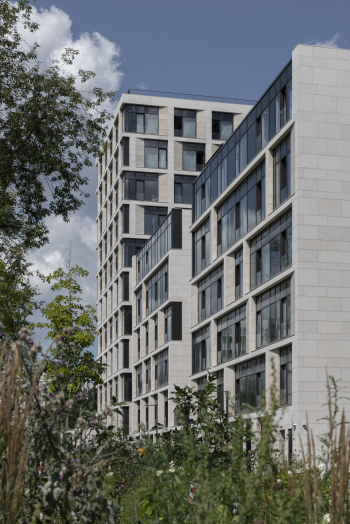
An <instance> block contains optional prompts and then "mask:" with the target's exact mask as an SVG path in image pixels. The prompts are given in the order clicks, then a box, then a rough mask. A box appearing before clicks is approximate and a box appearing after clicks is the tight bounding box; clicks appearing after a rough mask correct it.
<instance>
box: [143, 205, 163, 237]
mask: <svg viewBox="0 0 350 524" xmlns="http://www.w3.org/2000/svg"><path fill="white" fill-rule="evenodd" d="M167 214H168V208H166V207H153V206H152V207H145V235H153V233H154V232H155V231H156V230H157V229H158V227H159V226H160V225H161V224H162V223H163V222H164V220H165V219H166V217H167Z"/></svg>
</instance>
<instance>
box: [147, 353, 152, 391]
mask: <svg viewBox="0 0 350 524" xmlns="http://www.w3.org/2000/svg"><path fill="white" fill-rule="evenodd" d="M150 391H151V359H149V360H147V361H146V393H149V392H150Z"/></svg>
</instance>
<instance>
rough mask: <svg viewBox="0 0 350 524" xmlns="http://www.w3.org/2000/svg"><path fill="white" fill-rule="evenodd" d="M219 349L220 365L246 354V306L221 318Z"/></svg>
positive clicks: (219, 322) (219, 323) (219, 321)
mask: <svg viewBox="0 0 350 524" xmlns="http://www.w3.org/2000/svg"><path fill="white" fill-rule="evenodd" d="M217 348H218V364H221V362H227V361H228V360H232V359H233V358H237V357H241V356H242V355H245V354H246V351H247V338H246V305H244V306H242V307H240V308H238V309H235V310H234V311H231V313H229V314H228V315H225V316H224V317H221V318H219V320H218V344H217Z"/></svg>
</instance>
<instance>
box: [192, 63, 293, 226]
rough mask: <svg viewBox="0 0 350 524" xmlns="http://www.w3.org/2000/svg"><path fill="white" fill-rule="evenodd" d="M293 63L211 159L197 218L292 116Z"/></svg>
mask: <svg viewBox="0 0 350 524" xmlns="http://www.w3.org/2000/svg"><path fill="white" fill-rule="evenodd" d="M291 103H292V63H291V62H290V63H289V64H287V66H286V67H285V68H284V69H283V71H282V72H281V74H280V75H279V76H278V78H277V79H276V80H275V81H274V82H273V83H272V84H271V86H270V88H269V89H268V90H267V91H266V92H265V94H264V95H263V96H262V97H261V99H260V100H259V101H258V103H257V104H256V105H255V106H254V107H253V108H252V110H251V111H250V113H249V114H248V115H247V116H246V117H245V118H244V119H243V120H242V122H241V123H240V125H239V126H238V127H237V129H236V130H235V131H234V132H233V134H232V135H231V136H230V138H229V140H228V141H227V142H226V143H225V144H223V145H222V146H221V147H220V148H219V150H218V151H217V153H216V154H214V155H213V157H212V158H211V160H210V162H208V164H207V166H206V168H205V170H204V171H203V172H202V173H201V174H200V176H199V177H198V179H197V180H196V182H195V185H194V193H195V198H194V205H193V221H195V220H197V219H198V218H199V217H200V216H201V214H202V213H204V211H205V210H206V209H208V207H209V206H210V204H211V203H212V202H214V200H215V199H216V198H217V197H218V196H219V195H220V194H221V193H222V192H223V191H224V190H225V189H226V187H227V186H229V185H230V184H231V182H232V181H233V180H234V179H235V178H236V177H237V176H238V175H239V174H240V173H241V172H242V171H243V169H244V168H245V167H246V166H247V164H248V163H249V162H250V161H251V160H252V159H253V158H254V157H255V156H256V155H257V154H258V153H259V152H260V151H261V149H262V148H264V147H265V146H266V145H267V143H268V142H269V141H270V140H271V139H272V138H273V137H274V136H275V134H276V133H278V132H279V130H280V129H281V127H282V126H283V125H284V124H285V123H286V122H287V121H288V120H289V119H290V118H291V114H292V113H291V107H292V106H291Z"/></svg>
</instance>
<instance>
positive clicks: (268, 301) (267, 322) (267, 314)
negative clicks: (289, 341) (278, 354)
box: [256, 279, 291, 348]
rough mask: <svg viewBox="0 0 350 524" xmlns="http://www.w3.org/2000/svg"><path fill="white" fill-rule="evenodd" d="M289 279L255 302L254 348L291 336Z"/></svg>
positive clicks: (260, 296) (266, 292)
mask: <svg viewBox="0 0 350 524" xmlns="http://www.w3.org/2000/svg"><path fill="white" fill-rule="evenodd" d="M290 285H291V281H290V279H288V280H284V282H281V284H278V285H277V286H274V287H273V288H271V289H269V290H268V291H265V293H262V294H261V295H259V296H258V297H257V301H256V347H257V348H259V347H264V346H267V345H268V344H273V343H274V342H277V341H278V340H281V339H283V338H286V337H289V336H290V335H291V305H290Z"/></svg>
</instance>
